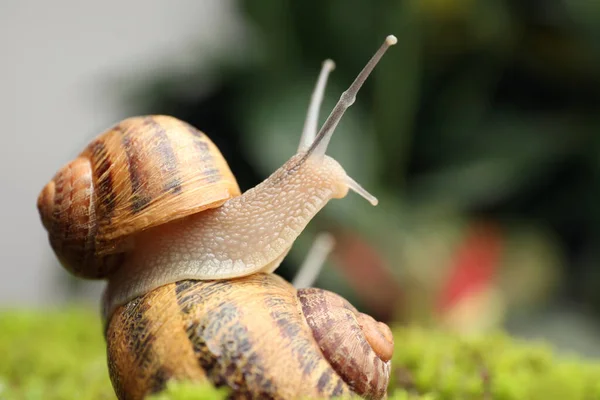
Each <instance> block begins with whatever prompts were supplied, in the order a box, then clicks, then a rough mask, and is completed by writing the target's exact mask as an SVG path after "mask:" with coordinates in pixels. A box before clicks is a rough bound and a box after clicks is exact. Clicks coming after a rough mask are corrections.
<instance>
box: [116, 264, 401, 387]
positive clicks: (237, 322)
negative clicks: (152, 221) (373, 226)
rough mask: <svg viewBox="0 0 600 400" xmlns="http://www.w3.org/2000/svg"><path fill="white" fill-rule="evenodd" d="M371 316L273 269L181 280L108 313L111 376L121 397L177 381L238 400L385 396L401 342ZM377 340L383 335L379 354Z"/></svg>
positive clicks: (340, 299) (338, 298) (341, 299)
mask: <svg viewBox="0 0 600 400" xmlns="http://www.w3.org/2000/svg"><path fill="white" fill-rule="evenodd" d="M371 320H372V319H371ZM371 320H369V319H368V318H365V317H364V314H361V313H359V312H358V311H356V309H355V308H354V307H352V306H351V305H350V304H349V303H348V302H347V301H346V300H344V299H343V298H341V297H340V296H338V295H336V294H334V293H331V292H327V291H324V290H319V289H301V290H298V291H297V290H296V289H294V288H293V286H291V285H290V284H289V283H287V282H286V281H285V280H283V279H282V278H280V277H278V276H277V275H274V274H255V275H251V276H248V277H245V278H239V279H231V280H219V281H195V280H185V281H180V282H177V283H173V284H169V285H165V286H162V287H160V288H158V289H156V290H154V291H152V292H150V293H147V294H146V295H144V296H141V297H138V298H136V299H134V300H132V301H130V302H129V303H127V304H126V305H124V306H121V307H119V308H117V310H116V311H115V312H114V314H113V315H112V316H109V319H108V323H107V328H106V338H107V343H108V362H109V370H110V377H111V380H112V382H113V386H114V388H115V391H116V393H117V395H118V397H119V398H120V399H140V398H143V396H145V395H148V394H150V393H154V392H157V391H160V390H162V389H163V388H164V387H165V384H166V382H167V381H168V380H170V379H175V380H184V381H188V380H192V381H198V382H203V381H208V382H211V383H212V384H214V385H215V386H217V387H220V386H227V387H229V388H230V389H231V391H232V398H236V399H237V398H240V399H241V398H269V399H293V398H302V397H307V398H330V397H334V396H343V395H360V396H361V397H364V398H372V399H380V398H385V396H386V389H387V386H388V382H389V372H390V358H391V352H392V350H393V340H392V338H391V334H389V335H388V332H389V328H388V327H387V326H386V325H384V324H382V323H378V322H376V321H374V320H372V321H371ZM373 338H375V340H381V339H382V338H383V339H384V341H383V342H380V343H379V348H378V349H377V350H378V351H375V349H373V348H372V347H371V345H370V344H369V343H370V342H371V341H372V340H373ZM384 342H385V343H384ZM382 354H383V355H384V356H383V358H382Z"/></svg>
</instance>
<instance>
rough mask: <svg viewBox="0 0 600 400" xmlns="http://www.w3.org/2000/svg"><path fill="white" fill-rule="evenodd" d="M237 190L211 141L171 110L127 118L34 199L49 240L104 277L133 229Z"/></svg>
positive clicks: (77, 267) (66, 259)
mask: <svg viewBox="0 0 600 400" xmlns="http://www.w3.org/2000/svg"><path fill="white" fill-rule="evenodd" d="M238 195H240V189H239V187H238V184H237V181H236V180H235V177H234V176H233V174H232V173H231V170H230V169H229V166H228V164H227V162H226V161H225V159H224V158H223V156H222V155H221V152H220V151H219V149H218V148H217V147H216V146H215V145H214V143H213V142H212V141H211V140H210V139H209V138H208V136H206V135H205V134H204V133H202V132H201V131H199V130H198V129H196V128H194V127H192V126H191V125H189V124H187V123H185V122H183V121H180V120H178V119H176V118H174V117H170V116H163V115H152V116H144V117H133V118H128V119H125V120H123V121H121V122H120V123H118V124H117V125H115V126H114V127H113V128H111V129H109V130H108V131H107V132H105V133H103V134H101V135H99V136H98V137H97V138H95V139H94V140H93V141H92V142H91V143H90V144H89V145H88V146H87V147H86V148H85V149H84V151H83V152H82V153H81V154H80V155H79V156H78V157H77V158H76V159H75V160H74V161H71V162H70V163H68V164H67V165H66V166H64V167H63V168H62V169H61V170H60V171H58V172H57V173H56V175H55V176H54V178H53V179H52V180H51V181H50V182H49V183H48V184H47V185H46V186H45V187H44V189H43V190H42V192H41V193H40V195H39V197H38V201H37V206H38V210H39V213H40V216H41V219H42V222H43V224H44V227H45V228H46V230H47V231H48V236H49V241H50V244H51V246H52V248H53V250H54V251H55V253H56V255H57V257H58V259H59V260H60V261H61V263H62V264H63V266H64V267H65V268H66V269H67V270H69V271H70V272H71V273H73V274H74V275H76V276H79V277H83V278H90V279H101V278H105V277H107V276H108V275H109V274H110V272H111V271H112V270H113V269H114V268H116V266H118V265H119V263H120V261H121V258H122V252H123V251H124V250H126V249H127V248H128V246H131V245H132V244H133V241H134V240H135V236H134V235H135V234H136V233H138V232H140V231H143V230H146V229H148V228H151V227H153V226H157V225H160V224H164V223H167V222H170V221H173V220H176V219H179V218H182V217H185V216H188V215H191V214H194V213H197V212H200V211H203V210H206V209H209V208H215V207H218V206H220V205H221V204H223V203H224V202H225V201H226V200H228V199H230V198H232V197H234V196H238Z"/></svg>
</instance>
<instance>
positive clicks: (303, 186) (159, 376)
mask: <svg viewBox="0 0 600 400" xmlns="http://www.w3.org/2000/svg"><path fill="white" fill-rule="evenodd" d="M396 41H397V40H396V38H395V37H394V36H392V35H390V36H388V37H387V38H386V39H385V41H384V43H383V44H382V45H381V47H380V48H379V49H378V51H377V52H376V53H375V54H374V55H373V57H372V58H371V59H370V61H369V62H368V63H367V65H366V66H365V67H364V69H363V70H362V71H361V72H360V74H359V75H358V76H357V78H356V79H355V80H354V82H353V83H352V84H351V86H350V87H349V88H348V90H346V91H345V92H344V93H343V94H342V95H341V97H340V100H339V101H338V103H337V104H336V106H335V107H334V109H333V110H332V112H331V114H330V115H329V117H328V118H327V120H326V121H325V123H324V124H323V126H322V127H321V128H320V130H319V131H318V132H317V121H318V115H319V108H320V105H321V103H322V100H323V93H324V90H325V86H326V82H327V79H328V75H329V73H330V72H331V70H333V68H334V64H333V62H332V61H331V60H327V61H325V62H324V64H323V67H322V69H321V73H320V75H319V78H318V80H317V84H316V86H315V89H314V92H313V95H312V99H311V102H310V105H309V110H308V114H307V118H306V122H305V126H304V129H303V132H302V135H301V139H300V144H299V146H298V150H297V153H296V154H295V155H293V156H292V157H291V158H290V159H289V160H288V161H287V162H285V163H284V165H283V166H281V167H280V168H279V169H277V170H276V171H275V172H274V173H273V174H271V175H270V176H269V177H268V178H267V179H266V180H264V181H263V182H261V183H260V184H258V185H257V186H256V187H254V188H252V189H250V190H248V191H246V192H244V193H243V194H242V193H241V192H240V189H239V186H238V184H237V182H236V180H235V178H234V176H233V174H232V172H231V171H230V169H229V166H228V164H227V162H226V161H225V159H224V158H223V156H222V155H221V153H220V152H219V150H218V148H217V147H216V146H215V145H214V143H213V142H212V141H211V140H210V139H209V138H208V137H207V136H206V134H204V133H203V132H201V131H200V130H198V129H196V128H195V127H193V126H191V125H189V124H187V123H186V122H184V121H181V120H179V119H176V118H174V117H171V116H166V115H150V116H140V117H132V118H128V119H125V120H123V121H121V122H119V123H118V124H116V125H115V126H113V127H112V128H111V129H109V130H108V131H106V132H105V133H103V134H101V135H99V136H97V137H96V138H95V139H93V140H92V141H91V143H90V144H89V145H88V146H87V147H86V148H85V149H84V150H83V152H82V153H81V154H79V156H78V157H77V158H75V159H74V160H73V161H71V162H70V163H68V164H66V165H65V166H64V167H63V168H62V169H61V170H59V171H58V172H57V173H56V174H55V176H54V177H53V178H52V180H51V181H50V182H49V183H48V184H47V185H46V186H45V187H44V188H43V189H42V191H41V193H40V195H39V196H38V202H37V206H38V210H39V213H40V217H41V220H42V223H43V225H44V227H45V228H46V230H47V231H48V237H49V243H50V245H51V247H52V249H53V250H54V252H55V254H56V256H57V258H58V259H59V261H60V262H61V264H62V265H63V267H64V268H65V269H67V270H68V271H69V272H70V273H72V274H73V275H75V276H78V277H81V278H85V279H105V280H106V281H107V285H106V288H105V292H104V295H103V300H102V318H103V323H104V335H105V338H106V342H107V355H108V367H109V373H110V378H111V382H112V384H113V387H114V389H115V392H116V394H117V396H118V397H119V399H141V398H144V397H145V396H146V395H148V394H150V393H155V392H158V391H160V390H162V389H163V388H164V387H165V384H166V383H167V382H168V381H169V380H192V381H209V382H211V383H212V384H214V385H215V386H227V387H229V388H230V389H231V390H232V397H233V398H282V399H287V398H298V397H308V398H329V397H333V396H341V395H358V396H361V397H365V398H384V397H386V390H387V385H388V382H389V375H390V367H391V364H390V359H391V357H392V353H393V336H392V333H391V330H390V328H389V327H388V326H387V325H385V324H384V323H382V322H378V321H376V320H374V319H373V318H372V317H370V316H368V315H366V314H363V313H360V312H359V311H358V310H356V308H354V307H353V306H352V305H351V304H350V303H349V302H348V301H347V300H345V299H344V298H342V297H341V296H339V295H337V294H334V293H332V292H329V291H327V290H321V289H315V288H307V287H301V286H304V285H302V284H299V283H296V286H294V285H292V284H290V283H288V282H287V281H285V280H284V279H283V278H281V277H279V276H277V275H275V274H274V273H273V272H274V271H275V270H276V269H277V267H278V266H279V264H280V263H281V261H282V260H283V258H284V257H285V256H286V255H287V254H288V252H289V250H290V248H291V246H292V245H293V243H294V241H295V240H296V238H297V237H298V236H299V235H300V233H301V232H302V231H303V229H304V228H305V227H306V225H307V224H308V223H309V222H310V220H311V219H312V218H313V217H314V216H315V215H316V214H317V213H318V212H319V211H320V210H321V209H322V208H323V207H324V206H325V205H326V204H327V203H328V201H329V200H331V199H333V198H343V197H345V196H346V195H347V193H348V191H349V190H353V191H354V192H356V193H358V194H359V195H361V196H363V197H364V198H366V199H367V200H368V201H369V202H370V203H371V204H373V205H376V204H377V199H376V198H375V197H374V196H372V195H371V194H370V193H368V192H367V191H366V190H365V189H364V188H362V186H360V185H359V184H358V183H357V182H356V181H355V180H353V179H352V178H350V177H349V176H348V175H347V174H346V172H345V170H344V169H343V168H342V166H341V165H340V164H339V163H338V162H337V161H335V160H334V159H333V158H331V157H329V156H328V155H326V154H325V153H326V150H327V146H328V144H329V141H330V139H331V136H332V134H333V132H334V130H335V128H336V126H337V124H338V122H339V121H340V119H341V118H342V116H343V114H344V112H345V111H346V109H348V107H350V106H351V105H352V104H353V103H354V101H355V99H356V95H357V93H358V91H359V89H360V88H361V86H362V85H363V83H364V82H365V80H366V79H367V77H368V76H369V74H370V73H371V71H372V70H373V69H374V67H375V65H376V64H377V63H378V62H379V60H380V59H381V57H382V56H383V54H384V53H385V52H386V50H387V49H388V48H389V47H390V46H391V45H394V44H395V43H396ZM309 255H310V254H309ZM309 258H310V257H309ZM317 258H319V257H317ZM322 259H323V257H321V261H312V262H307V263H306V265H312V266H313V267H311V268H313V269H314V267H315V266H317V268H318V266H319V265H320V264H322ZM303 270H304V272H306V269H305V268H304V267H303V268H302V269H301V272H302V271H303ZM309 275H310V274H309ZM305 281H306V279H305ZM310 281H311V279H310V278H308V282H310Z"/></svg>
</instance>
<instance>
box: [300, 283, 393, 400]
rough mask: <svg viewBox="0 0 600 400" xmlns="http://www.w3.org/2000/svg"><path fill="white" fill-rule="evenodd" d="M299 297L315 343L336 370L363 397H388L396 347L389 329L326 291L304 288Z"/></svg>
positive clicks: (339, 297)
mask: <svg viewBox="0 0 600 400" xmlns="http://www.w3.org/2000/svg"><path fill="white" fill-rule="evenodd" d="M298 298H299V300H300V303H301V304H302V311H303V313H304V316H305V317H306V321H307V322H308V325H309V326H310V328H311V329H312V332H313V336H314V338H315V340H316V341H317V343H318V344H319V347H320V348H321V351H322V352H323V354H324V355H325V358H327V360H328V361H329V362H330V363H331V365H332V367H333V368H334V369H335V371H336V372H337V373H338V374H339V375H340V376H341V377H342V379H344V381H345V382H346V383H347V384H348V385H349V386H350V387H351V388H352V389H353V390H354V391H355V392H356V393H358V394H360V395H361V396H364V397H365V398H369V399H380V398H384V397H385V395H386V391H387V386H388V383H389V375H390V368H391V362H390V359H391V356H392V353H393V348H394V342H393V337H392V334H391V331H390V329H389V327H388V326H387V325H385V324H383V323H381V322H377V321H375V320H374V319H373V318H372V317H370V316H368V315H366V314H363V313H360V312H358V310H356V308H354V307H353V306H352V305H351V304H350V303H349V302H348V301H347V300H345V299H344V298H342V297H341V296H339V295H337V294H335V293H332V292H329V291H326V290H321V289H314V288H309V289H300V290H298Z"/></svg>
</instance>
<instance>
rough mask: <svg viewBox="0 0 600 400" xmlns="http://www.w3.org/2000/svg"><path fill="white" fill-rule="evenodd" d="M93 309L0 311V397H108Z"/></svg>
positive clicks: (49, 399)
mask: <svg viewBox="0 0 600 400" xmlns="http://www.w3.org/2000/svg"><path fill="white" fill-rule="evenodd" d="M114 397H115V396H114V392H113V391H112V387H111V384H110V380H109V378H108V371H107V367H106V353H105V349H104V338H103V337H102V330H101V326H100V321H99V319H98V317H97V313H94V312H92V311H89V310H81V309H77V310H68V311H51V312H44V313H42V312H23V311H21V312H2V313H0V399H28V400H29V399H31V400H34V399H40V400H41V399H44V400H53V399H57V400H58V399H65V400H67V399H69V400H71V399H82V400H85V399H114Z"/></svg>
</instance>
